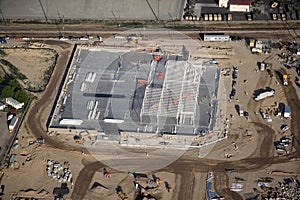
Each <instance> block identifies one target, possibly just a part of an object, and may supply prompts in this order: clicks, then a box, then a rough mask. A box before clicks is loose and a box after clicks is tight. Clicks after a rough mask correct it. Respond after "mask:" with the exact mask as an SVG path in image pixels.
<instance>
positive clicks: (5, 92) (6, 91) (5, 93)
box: [1, 85, 14, 98]
mask: <svg viewBox="0 0 300 200" xmlns="http://www.w3.org/2000/svg"><path fill="white" fill-rule="evenodd" d="M13 96H14V88H12V87H11V86H9V85H8V86H5V87H4V88H3V89H2V92H1V97H2V98H7V97H13Z"/></svg>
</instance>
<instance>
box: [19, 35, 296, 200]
mask: <svg viewBox="0 0 300 200" xmlns="http://www.w3.org/2000/svg"><path fill="white" fill-rule="evenodd" d="M45 42H46V43H47V41H45ZM49 43H51V44H52V45H54V44H57V45H58V44H59V45H62V43H61V41H52V42H49ZM61 47H63V48H65V49H67V50H66V51H64V52H62V53H61V55H60V56H59V59H58V63H57V66H56V68H55V70H54V73H53V75H52V77H51V80H50V82H49V85H48V86H47V88H46V90H45V92H44V95H43V96H42V97H41V98H40V99H39V100H38V101H37V102H35V103H34V104H33V105H32V107H31V109H30V111H29V113H28V115H27V120H26V121H25V126H26V127H27V128H28V130H29V131H30V132H31V133H33V134H34V135H35V136H36V137H40V136H43V137H44V139H45V142H46V144H47V145H49V146H52V147H54V148H59V149H63V150H66V151H73V150H78V151H82V150H83V149H76V148H74V147H72V146H68V145H66V144H64V143H63V142H62V141H58V140H54V139H52V138H51V137H49V136H48V135H47V133H46V129H45V126H44V125H43V124H41V123H40V120H39V119H40V116H41V114H42V113H43V111H44V109H45V106H47V105H49V104H50V105H52V103H53V99H54V97H55V95H56V92H57V91H56V89H55V88H58V87H59V84H60V81H61V78H62V77H61V74H63V72H64V70H65V67H66V63H67V62H68V59H69V54H70V52H71V45H70V44H68V43H65V44H63V45H62V46H61ZM283 73H284V72H283ZM266 76H267V75H266V73H265V75H262V76H261V78H260V81H259V84H260V85H258V86H257V87H258V88H261V87H264V86H266V85H268V84H269V82H268V81H269V80H270V79H268V78H267V77H266ZM284 93H285V95H286V97H287V99H288V104H289V105H290V106H291V110H292V111H293V112H292V131H293V132H294V133H295V147H296V149H297V152H295V153H292V154H291V155H289V156H287V157H273V154H272V150H273V137H274V133H273V130H272V129H271V128H270V127H268V126H266V125H265V124H263V122H262V120H261V117H260V116H256V115H251V117H252V118H251V120H252V121H253V125H255V127H257V131H258V133H259V137H260V138H259V140H261V143H260V145H259V148H257V149H256V151H255V152H254V153H253V154H252V155H251V156H250V157H248V158H245V159H242V160H240V161H238V162H236V161H220V160H209V159H205V158H201V159H198V158H188V157H182V158H180V159H179V160H177V161H175V162H174V163H172V164H171V165H169V166H167V167H166V168H164V169H162V170H161V171H170V172H174V173H176V174H179V175H180V177H181V180H180V181H181V186H180V188H179V194H178V195H179V197H178V198H179V199H191V198H192V192H193V189H194V188H193V184H191V182H192V179H193V177H192V175H191V172H192V171H194V172H203V173H205V172H207V171H214V172H215V173H216V180H215V183H216V190H217V192H219V194H221V195H223V196H225V197H226V199H240V198H241V197H240V196H239V195H238V194H237V193H234V192H230V191H228V183H227V181H226V180H227V178H226V177H227V176H226V173H225V168H234V169H235V170H236V171H239V172H251V171H256V170H260V169H264V168H266V167H268V166H270V165H272V164H274V163H287V162H289V159H290V158H291V157H300V155H299V152H300V145H299V141H300V124H299V123H298V120H297V119H299V118H300V102H299V99H298V97H297V95H296V92H295V88H293V86H292V85H291V84H290V85H289V86H288V87H285V88H284ZM259 106H260V104H259V103H257V102H254V101H253V100H250V101H249V103H248V108H247V109H248V110H257V108H259ZM296 133H298V134H296ZM102 167H104V166H103V164H102V163H101V162H98V161H97V162H92V163H87V164H86V165H85V167H84V168H83V169H82V170H81V172H80V173H79V175H78V178H77V180H76V182H75V188H74V190H73V194H72V199H84V196H85V194H86V192H87V190H88V188H89V185H90V182H91V180H92V177H93V175H94V174H95V172H96V171H98V170H99V169H101V168H102ZM224 181H225V182H224ZM224 183H225V184H224ZM187 191H188V192H187ZM189 194H190V195H189Z"/></svg>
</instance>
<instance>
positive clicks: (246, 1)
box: [229, 0, 251, 12]
mask: <svg viewBox="0 0 300 200" xmlns="http://www.w3.org/2000/svg"><path fill="white" fill-rule="evenodd" d="M250 3H251V0H230V6H229V11H230V12H250Z"/></svg>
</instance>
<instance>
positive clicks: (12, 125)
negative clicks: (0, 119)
mask: <svg viewBox="0 0 300 200" xmlns="http://www.w3.org/2000/svg"><path fill="white" fill-rule="evenodd" d="M18 120H19V118H18V117H17V116H14V117H13V118H12V119H11V121H10V123H9V126H8V129H9V132H13V131H14V130H15V128H16V125H17V123H18Z"/></svg>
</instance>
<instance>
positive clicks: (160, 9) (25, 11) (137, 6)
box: [0, 0, 184, 20]
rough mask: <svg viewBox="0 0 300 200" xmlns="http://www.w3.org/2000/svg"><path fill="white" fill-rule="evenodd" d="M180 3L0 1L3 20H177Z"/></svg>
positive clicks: (177, 0) (171, 0)
mask: <svg viewBox="0 0 300 200" xmlns="http://www.w3.org/2000/svg"><path fill="white" fill-rule="evenodd" d="M183 2H184V1H181V0H164V1H157V0H148V1H139V0H127V1H123V0H114V1H105V0H100V1H99V0H98V1H81V0H74V1H72V3H69V1H65V2H61V1H59V0H53V1H48V0H47V1H46V0H44V1H43V0H41V1H40V3H39V2H38V1H35V0H28V1H26V4H24V2H23V1H19V0H17V1H13V2H12V1H9V0H3V1H1V2H0V7H1V10H2V13H3V14H2V16H3V17H4V18H6V19H33V20H45V19H46V18H47V19H48V20H51V19H94V20H95V19H96V20H124V19H132V20H141V19H145V20H156V19H157V18H159V19H160V20H167V19H180V18H181V12H182V10H183Z"/></svg>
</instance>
